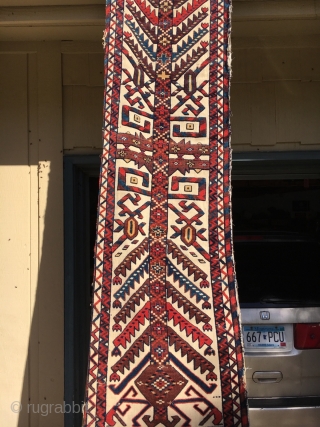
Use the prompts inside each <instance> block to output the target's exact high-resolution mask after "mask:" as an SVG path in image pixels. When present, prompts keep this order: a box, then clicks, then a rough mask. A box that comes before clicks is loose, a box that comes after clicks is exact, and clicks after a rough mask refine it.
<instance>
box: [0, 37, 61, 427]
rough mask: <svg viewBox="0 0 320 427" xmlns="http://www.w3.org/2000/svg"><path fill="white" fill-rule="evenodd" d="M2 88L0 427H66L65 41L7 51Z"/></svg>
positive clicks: (1, 74)
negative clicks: (62, 72)
mask: <svg viewBox="0 0 320 427" xmlns="http://www.w3.org/2000/svg"><path fill="white" fill-rule="evenodd" d="M35 47H36V49H35ZM3 49H4V50H5V49H6V46H4V48H3ZM3 49H1V46H0V50H1V52H2V53H3ZM24 49H25V52H24ZM35 50H37V52H36V53H35ZM23 52H24V53H23ZM0 85H1V96H0V111H1V116H2V118H1V129H0V140H1V141H2V144H3V147H2V148H3V149H2V155H1V166H0V177H1V183H2V185H1V188H2V206H1V223H2V227H1V247H2V251H3V255H4V256H3V259H6V262H5V264H4V265H2V268H1V276H2V279H1V282H2V286H1V298H0V300H1V301H2V306H1V310H0V320H1V348H0V355H1V360H2V369H1V373H0V379H1V384H2V393H3V394H2V396H1V399H0V400H1V405H2V408H1V409H2V410H1V414H2V420H1V425H6V426H10V427H14V426H18V427H31V426H32V427H42V426H45V427H62V426H63V425H64V414H63V406H62V405H63V401H64V344H63V340H64V297H63V295H64V276H63V146H62V114H61V111H62V94H61V53H60V43H37V44H32V46H31V44H26V45H24V44H23V43H22V44H19V51H18V52H10V53H8V54H6V53H3V54H2V59H1V61H0ZM59 405H60V406H59Z"/></svg>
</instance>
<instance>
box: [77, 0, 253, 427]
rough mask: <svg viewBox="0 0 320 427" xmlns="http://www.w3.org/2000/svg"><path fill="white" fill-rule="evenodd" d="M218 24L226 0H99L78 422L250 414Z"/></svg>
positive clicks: (223, 418)
mask: <svg viewBox="0 0 320 427" xmlns="http://www.w3.org/2000/svg"><path fill="white" fill-rule="evenodd" d="M229 37H230V3H229V2H228V1H221V0H212V1H210V0H117V1H115V0H111V1H109V0H108V1H107V4H106V28H105V32H104V37H103V40H104V48H105V91H104V107H103V108H104V110H103V113H104V125H103V139H104V148H103V154H102V158H101V173H100V191H99V205H98V221H97V240H96V248H95V274H94V300H93V305H92V307H93V310H92V323H91V342H90V356H89V367H88V380H87V391H86V393H87V396H86V409H85V413H84V426H87V427H89V426H94V427H105V426H119V427H121V426H129V427H133V426H134V427H139V426H142V427H145V426H147V427H156V426H160V427H161V426H164V427H174V426H176V427H198V426H203V427H209V426H225V427H232V426H242V427H246V426H248V419H247V402H246V393H245V384H244V368H243V351H242V344H241V330H240V324H239V316H238V312H239V308H238V302H237V289H236V284H235V274H234V263H233V253H232V230H231V212H230V162H231V157H230V144H229V140H230V126H229V116H230V112H229V79H230V67H229V62H228V61H229V57H230V55H229Z"/></svg>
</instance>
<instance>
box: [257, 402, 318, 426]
mask: <svg viewBox="0 0 320 427" xmlns="http://www.w3.org/2000/svg"><path fill="white" fill-rule="evenodd" d="M319 420H320V406H313V407H312V406H309V407H306V406H304V407H292V406H289V407H280V408H279V407H278V408H270V407H269V408H252V407H250V405H249V422H250V427H270V426H281V427H302V426H303V427H317V426H318V425H319V422H320V421H319Z"/></svg>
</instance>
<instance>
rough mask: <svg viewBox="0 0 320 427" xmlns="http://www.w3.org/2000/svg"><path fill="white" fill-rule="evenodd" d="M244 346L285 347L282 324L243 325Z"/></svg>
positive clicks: (284, 332) (284, 330)
mask: <svg viewBox="0 0 320 427" xmlns="http://www.w3.org/2000/svg"><path fill="white" fill-rule="evenodd" d="M243 341H244V347H245V348H282V349H284V348H286V347H287V343H286V328H285V326H284V325H277V326H272V325H266V326H258V325H250V326H248V325H245V326H243Z"/></svg>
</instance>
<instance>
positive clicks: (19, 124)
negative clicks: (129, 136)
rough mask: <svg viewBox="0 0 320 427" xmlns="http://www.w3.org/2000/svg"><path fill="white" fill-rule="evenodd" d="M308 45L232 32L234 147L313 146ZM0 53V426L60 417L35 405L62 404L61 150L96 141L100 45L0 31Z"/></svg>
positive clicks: (314, 72) (317, 124) (316, 144)
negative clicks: (0, 38) (20, 37)
mask: <svg viewBox="0 0 320 427" xmlns="http://www.w3.org/2000/svg"><path fill="white" fill-rule="evenodd" d="M319 53H320V38H319V36H314V35H312V36H311V35H308V34H306V35H304V36H303V37H295V36H294V35H292V36H286V37H284V36H281V37H280V36H269V37H260V36H255V37H243V38H241V37H240V38H236V39H235V40H234V49H233V57H234V62H233V83H232V91H231V107H232V111H233V117H232V126H233V135H232V142H233V147H234V149H235V150H238V151H241V150H242V151H243V150H314V149H317V150H318V149H319V148H320V141H319V134H320V120H319V111H320V105H319V104H320V55H319ZM0 54H1V57H0V91H1V96H0V103H1V126H0V144H1V164H0V180H1V182H0V187H1V210H0V212H1V217H0V218H1V227H0V240H1V241H0V251H1V253H0V257H1V286H0V293H1V295H0V304H1V308H0V344H1V346H0V360H1V370H0V383H1V385H2V387H1V392H0V393H1V395H0V407H1V409H0V410H1V425H6V426H10V427H15V426H19V427H31V426H32V427H51V426H52V427H60V426H63V414H62V413H57V407H56V406H53V407H51V413H48V414H47V415H46V416H44V414H42V415H40V414H39V409H38V410H37V405H38V404H40V405H41V404H44V405H48V404H49V405H50V404H52V405H58V404H62V403H63V393H64V392H63V378H64V371H63V370H64V353H63V352H64V349H63V340H64V337H63V313H64V301H63V286H64V282H63V280H64V277H63V154H64V153H68V154H70V153H77V154H79V153H100V152H101V125H102V101H103V56H102V48H101V44H100V42H88V41H87V42H80V41H79V42H39V41H38V42H3V43H1V44H0ZM15 401H21V403H22V411H21V412H20V413H15V412H13V411H12V410H11V409H10V405H11V403H12V402H15ZM28 404H32V405H35V406H32V407H30V409H29V411H28V409H27V407H28V406H27V405H28ZM16 408H18V407H17V406H15V407H14V408H13V409H16ZM43 408H44V410H46V408H48V406H44V407H43ZM36 412H38V413H36ZM40 412H41V410H40ZM42 412H43V411H42Z"/></svg>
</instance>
